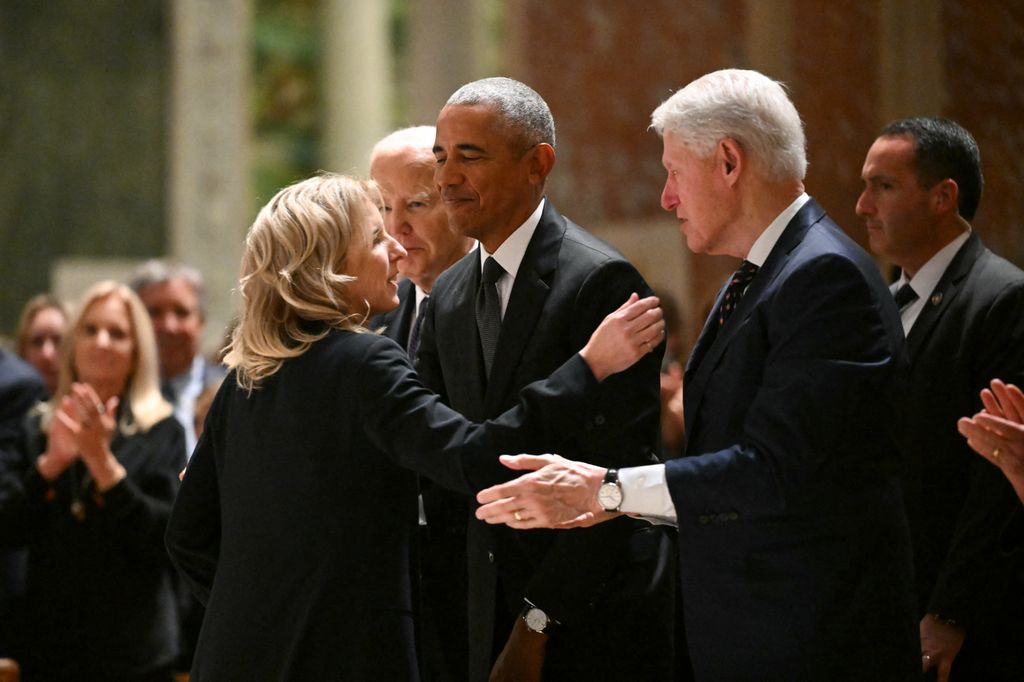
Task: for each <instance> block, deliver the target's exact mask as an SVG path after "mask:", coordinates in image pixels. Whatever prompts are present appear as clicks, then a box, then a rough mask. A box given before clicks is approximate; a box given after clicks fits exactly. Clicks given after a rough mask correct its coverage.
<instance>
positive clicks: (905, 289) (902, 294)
mask: <svg viewBox="0 0 1024 682" xmlns="http://www.w3.org/2000/svg"><path fill="white" fill-rule="evenodd" d="M893 298H895V299H896V307H897V308H899V309H900V310H903V309H904V308H906V307H907V306H908V305H910V304H911V303H913V302H914V301H916V300H917V292H916V291H914V289H913V288H912V287H911V286H910V282H904V283H903V286H901V287H900V288H899V289H897V290H896V293H895V294H894V295H893Z"/></svg>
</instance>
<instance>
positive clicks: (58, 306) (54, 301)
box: [15, 294, 70, 395]
mask: <svg viewBox="0 0 1024 682" xmlns="http://www.w3.org/2000/svg"><path fill="white" fill-rule="evenodd" d="M69 317H70V314H69V312H68V308H67V306H66V305H64V303H62V302H61V301H60V299H58V298H56V297H55V296H51V295H49V294H39V295H38V296H33V297H32V298H31V299H29V301H28V303H26V304H25V307H24V308H23V309H22V311H21V317H20V318H19V320H18V329H17V331H16V332H15V339H16V342H17V344H18V348H17V350H18V355H20V356H21V357H22V359H23V360H25V362H27V363H28V364H30V365H32V366H33V367H35V368H36V370H37V371H38V372H39V374H40V375H41V376H42V377H43V381H45V382H46V388H47V390H48V391H49V393H50V395H53V393H54V391H56V390H57V374H58V367H57V365H58V363H59V361H60V357H59V356H60V342H61V339H63V338H64V332H65V331H67V328H68V318H69Z"/></svg>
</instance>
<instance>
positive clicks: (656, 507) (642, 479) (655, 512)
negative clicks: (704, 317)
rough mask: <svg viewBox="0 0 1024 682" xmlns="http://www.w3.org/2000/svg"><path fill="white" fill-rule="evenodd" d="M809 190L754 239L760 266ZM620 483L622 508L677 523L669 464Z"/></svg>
mask: <svg viewBox="0 0 1024 682" xmlns="http://www.w3.org/2000/svg"><path fill="white" fill-rule="evenodd" d="M810 199H811V197H810V196H809V195H808V194H807V193H806V192H805V193H803V194H801V195H800V196H798V197H797V198H796V199H795V200H794V201H793V203H791V204H790V205H789V206H787V207H786V208H785V209H784V210H783V211H782V213H780V214H779V215H778V216H776V217H775V220H773V221H772V222H771V223H769V225H768V227H767V228H765V230H764V232H762V233H761V235H760V236H759V237H758V238H757V239H756V240H755V241H754V244H753V246H751V247H750V251H749V252H748V253H747V257H746V260H747V261H749V262H751V263H753V264H754V265H756V266H757V267H761V266H763V265H764V262H765V261H766V260H768V255H769V254H770V253H771V252H772V249H773V248H775V243H776V242H778V241H779V237H781V236H782V233H783V231H785V229H786V226H787V225H789V221H791V220H792V219H793V216H795V215H796V214H797V212H798V211H799V210H800V209H801V208H803V206H804V204H806V203H807V202H808V201H810ZM619 487H620V488H621V489H622V505H621V506H620V509H621V510H622V511H624V512H626V513H627V514H632V515H636V516H640V517H642V518H644V519H646V520H648V521H650V522H651V523H655V524H671V525H675V524H676V506H675V504H673V503H672V495H671V494H670V493H669V490H668V484H667V483H666V482H665V465H664V464H649V465H647V466H639V467H629V468H626V469H620V470H619Z"/></svg>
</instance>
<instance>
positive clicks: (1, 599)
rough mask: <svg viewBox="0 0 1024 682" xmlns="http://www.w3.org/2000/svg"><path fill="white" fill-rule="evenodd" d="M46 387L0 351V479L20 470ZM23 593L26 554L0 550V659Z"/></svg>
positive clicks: (33, 373)
mask: <svg viewBox="0 0 1024 682" xmlns="http://www.w3.org/2000/svg"><path fill="white" fill-rule="evenodd" d="M46 395H47V391H46V384H44V383H43V380H42V378H41V377H40V376H39V374H38V373H36V371H35V370H34V369H33V368H32V367H31V366H30V365H29V364H27V363H25V362H23V361H22V360H21V358H19V357H17V356H15V355H14V354H13V353H9V352H8V351H6V350H4V349H2V348H0V479H2V478H3V477H4V474H5V473H8V472H16V471H18V470H19V468H20V466H21V465H20V464H19V460H20V457H19V456H18V454H17V453H18V449H19V447H20V446H21V442H22V440H23V439H24V433H23V422H24V421H25V415H26V414H27V413H28V411H29V410H30V409H31V408H32V406H33V405H35V404H36V403H38V402H40V401H42V400H46ZM24 591H25V552H24V550H21V549H12V548H8V547H0V658H3V657H4V656H10V655H11V650H12V649H11V647H12V638H13V637H14V636H16V635H17V634H18V632H19V630H21V629H22V628H21V627H19V626H18V625H17V624H15V622H14V621H15V618H16V616H15V612H14V608H15V601H16V600H17V599H18V598H19V597H20V596H21V595H22V594H23V593H24Z"/></svg>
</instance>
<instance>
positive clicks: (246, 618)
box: [167, 332, 596, 682]
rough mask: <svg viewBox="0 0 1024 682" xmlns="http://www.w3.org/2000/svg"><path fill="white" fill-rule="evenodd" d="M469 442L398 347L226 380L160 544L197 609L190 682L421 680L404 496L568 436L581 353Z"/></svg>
mask: <svg viewBox="0 0 1024 682" xmlns="http://www.w3.org/2000/svg"><path fill="white" fill-rule="evenodd" d="M550 385H553V386H561V387H568V388H570V389H572V390H571V392H570V393H569V395H567V397H566V398H561V397H560V396H559V395H558V394H556V393H554V392H553V391H551V390H549V389H548V388H546V387H548V386H549V384H543V385H541V386H540V387H537V386H535V387H532V388H531V390H530V391H528V392H526V393H524V395H523V403H522V405H521V406H520V407H518V408H516V409H515V410H512V411H511V412H509V413H507V414H506V415H504V416H503V417H502V418H501V419H499V420H497V421H493V422H491V423H489V424H487V425H485V426H482V427H477V426H474V425H472V424H469V423H467V422H466V420H465V419H464V418H463V417H461V416H460V415H459V414H458V413H456V412H454V411H452V410H451V409H449V408H447V407H446V406H444V405H443V404H441V403H440V401H439V400H438V398H437V396H436V395H434V394H433V393H431V392H430V391H428V390H427V389H425V388H424V387H423V386H422V385H421V384H420V383H419V381H418V380H417V379H416V376H415V373H414V372H413V370H412V366H411V365H410V364H409V359H408V357H407V356H406V353H405V351H404V350H402V349H401V347H399V346H398V345H397V344H395V343H394V342H393V341H392V340H391V339H387V338H384V337H382V336H378V335H376V334H369V333H361V334H360V333H354V332H332V333H330V334H329V335H328V336H326V337H325V338H323V339H321V340H320V341H318V342H317V343H315V344H313V346H312V347H310V348H309V350H307V351H306V352H305V353H304V354H303V355H301V356H299V357H297V358H292V359H289V360H287V361H285V363H284V365H283V366H282V367H281V369H280V370H279V371H278V372H277V373H276V374H274V375H273V376H271V377H269V378H268V379H266V380H265V381H264V382H263V383H262V384H261V385H260V387H259V389H258V390H255V391H253V392H252V394H251V395H250V394H247V393H246V392H245V391H244V390H242V389H240V388H239V387H238V386H237V384H236V383H235V381H234V375H233V374H229V376H228V379H227V381H226V382H225V384H224V386H223V387H222V388H221V390H220V392H219V393H218V395H217V398H216V399H215V401H214V404H213V406H212V407H211V411H210V415H209V417H208V419H207V423H206V428H205V430H204V432H203V436H202V438H201V439H200V441H199V444H198V446H197V447H196V451H195V454H194V455H193V456H192V459H191V460H190V461H189V465H188V470H187V472H186V475H185V479H184V481H183V483H182V486H181V491H180V492H179V494H178V498H177V500H176V501H175V505H174V510H173V512H172V515H171V521H170V523H169V526H168V530H167V546H168V549H169V551H170V554H171V559H172V560H173V562H174V563H175V565H176V566H177V567H178V569H179V571H181V572H182V574H183V576H184V578H185V580H186V581H187V582H188V583H189V585H190V587H191V588H192V589H193V591H194V592H195V593H196V595H197V596H198V597H199V598H200V600H201V601H203V602H204V603H205V604H206V619H205V621H204V622H203V629H202V632H201V634H200V638H199V644H198V646H197V648H196V654H195V660H194V664H193V668H192V679H193V680H196V682H202V681H203V680H226V679H230V680H236V679H237V680H243V679H245V680H249V679H259V680H328V679H330V680H350V681H352V682H364V681H365V680H384V681H390V680H395V681H399V680H401V681H403V682H404V681H406V680H416V679H419V676H418V673H417V669H416V660H415V652H414V645H413V621H412V604H411V596H410V576H409V553H410V544H411V537H412V533H413V531H414V528H415V525H416V481H415V476H414V475H413V473H412V472H411V471H409V470H407V469H406V468H402V467H408V468H411V469H414V470H416V471H418V472H419V473H424V474H427V475H429V476H431V477H433V478H434V479H435V480H438V481H440V482H442V483H444V484H445V485H447V486H449V487H451V488H453V489H458V490H461V491H463V492H465V493H470V492H475V491H477V490H479V489H480V488H483V487H486V486H488V485H492V484H494V483H497V482H499V481H501V480H506V479H507V478H509V477H510V476H509V474H505V473H502V475H501V476H500V477H495V476H494V475H493V474H494V472H495V471H497V470H499V469H501V468H502V467H499V466H497V465H496V460H497V455H498V454H500V453H501V452H503V451H504V447H506V446H508V447H512V448H516V451H518V450H520V449H521V450H523V451H526V452H538V451H541V448H542V447H543V444H544V443H545V442H546V441H548V440H550V439H552V438H553V435H552V434H553V432H555V431H557V430H560V429H561V428H563V427H564V428H581V426H580V425H581V424H582V421H583V419H584V415H585V414H586V412H585V410H586V408H587V404H588V401H589V398H588V397H587V393H589V392H592V390H593V387H594V386H595V385H596V381H595V380H594V378H593V376H592V375H591V374H590V372H589V370H588V369H587V368H586V364H585V363H584V362H583V360H582V359H581V358H579V356H576V357H574V358H572V359H570V361H569V362H567V363H566V364H565V365H564V366H563V368H561V369H560V370H559V372H558V373H556V375H555V376H554V377H553V379H552V383H551V384H550Z"/></svg>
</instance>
